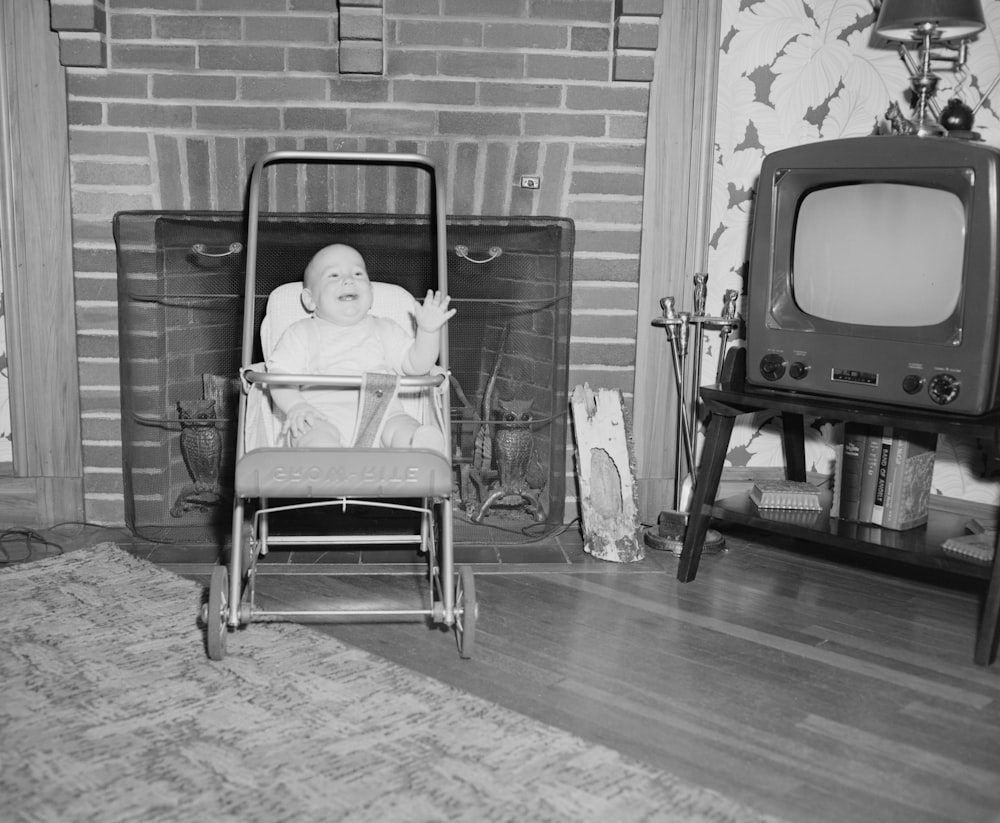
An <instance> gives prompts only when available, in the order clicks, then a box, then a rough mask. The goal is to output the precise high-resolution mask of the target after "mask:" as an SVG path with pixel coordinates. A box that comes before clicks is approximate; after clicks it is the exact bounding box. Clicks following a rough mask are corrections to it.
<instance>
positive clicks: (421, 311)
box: [414, 289, 455, 332]
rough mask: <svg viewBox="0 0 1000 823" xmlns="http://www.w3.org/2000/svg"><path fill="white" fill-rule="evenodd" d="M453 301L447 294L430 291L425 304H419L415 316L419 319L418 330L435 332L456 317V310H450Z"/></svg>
mask: <svg viewBox="0 0 1000 823" xmlns="http://www.w3.org/2000/svg"><path fill="white" fill-rule="evenodd" d="M450 300H451V298H450V297H448V296H447V295H446V294H441V292H438V291H434V290H433V289H430V290H428V292H427V296H426V297H425V298H424V302H423V303H422V304H421V303H417V308H416V310H415V311H414V314H415V316H416V318H417V328H419V329H421V330H422V331H426V332H435V331H437V330H438V329H440V328H441V327H442V326H443V325H444V324H445V323H447V322H448V321H449V320H450V319H451V318H452V317H454V316H455V309H449V308H448V303H449V301H450Z"/></svg>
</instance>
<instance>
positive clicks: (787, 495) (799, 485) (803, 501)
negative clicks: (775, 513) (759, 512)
mask: <svg viewBox="0 0 1000 823" xmlns="http://www.w3.org/2000/svg"><path fill="white" fill-rule="evenodd" d="M750 499H751V500H752V501H753V502H754V503H756V504H757V508H759V509H792V510H798V511H821V510H822V508H823V505H822V504H821V503H820V502H819V489H818V488H817V487H816V486H814V485H812V483H804V482H799V481H796V480H758V481H757V482H756V483H754V484H753V488H752V489H750Z"/></svg>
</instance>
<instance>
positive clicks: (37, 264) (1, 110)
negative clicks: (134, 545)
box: [0, 0, 83, 526]
mask: <svg viewBox="0 0 1000 823" xmlns="http://www.w3.org/2000/svg"><path fill="white" fill-rule="evenodd" d="M49 14H50V10H49V3H48V0H0V45H2V49H3V53H2V56H0V255H2V257H0V269H2V273H3V296H4V303H5V307H6V314H5V320H6V325H7V358H8V364H9V374H10V415H11V426H12V430H13V432H14V443H13V446H14V475H13V476H3V477H0V525H8V524H25V525H38V526H46V525H52V524H54V523H56V522H61V521H64V520H81V519H82V518H83V458H82V439H81V432H80V395H79V378H78V368H77V345H76V311H75V302H74V287H73V286H74V283H73V246H72V217H71V208H70V203H71V198H70V175H69V132H68V127H67V116H66V100H67V97H66V78H65V70H64V69H63V67H62V66H61V65H60V63H59V43H58V37H57V35H56V34H54V33H53V32H52V31H51V30H50V27H49V20H50V17H49Z"/></svg>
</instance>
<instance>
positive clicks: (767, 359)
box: [760, 354, 786, 380]
mask: <svg viewBox="0 0 1000 823" xmlns="http://www.w3.org/2000/svg"><path fill="white" fill-rule="evenodd" d="M785 366H786V363H785V358H784V357H782V356H781V355H780V354H765V355H764V356H763V357H762V358H761V359H760V373H761V375H762V376H763V377H764V379H765V380H780V379H781V378H782V377H784V376H785Z"/></svg>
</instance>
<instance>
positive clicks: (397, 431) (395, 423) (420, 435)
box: [382, 414, 444, 453]
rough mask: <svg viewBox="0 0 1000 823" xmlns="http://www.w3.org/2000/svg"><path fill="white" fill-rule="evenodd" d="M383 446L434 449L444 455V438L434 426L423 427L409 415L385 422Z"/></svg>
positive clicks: (402, 415)
mask: <svg viewBox="0 0 1000 823" xmlns="http://www.w3.org/2000/svg"><path fill="white" fill-rule="evenodd" d="M382 445H383V446H387V447H389V448H393V449H406V448H410V447H412V448H415V449H433V450H434V451H436V452H441V453H444V436H443V435H442V434H441V432H440V431H439V430H438V429H437V428H435V427H434V426H423V425H421V424H420V422H419V421H418V420H416V419H415V418H413V417H410V415H408V414H397V415H395V416H393V417H390V418H389V419H388V420H386V421H385V428H384V429H382Z"/></svg>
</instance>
